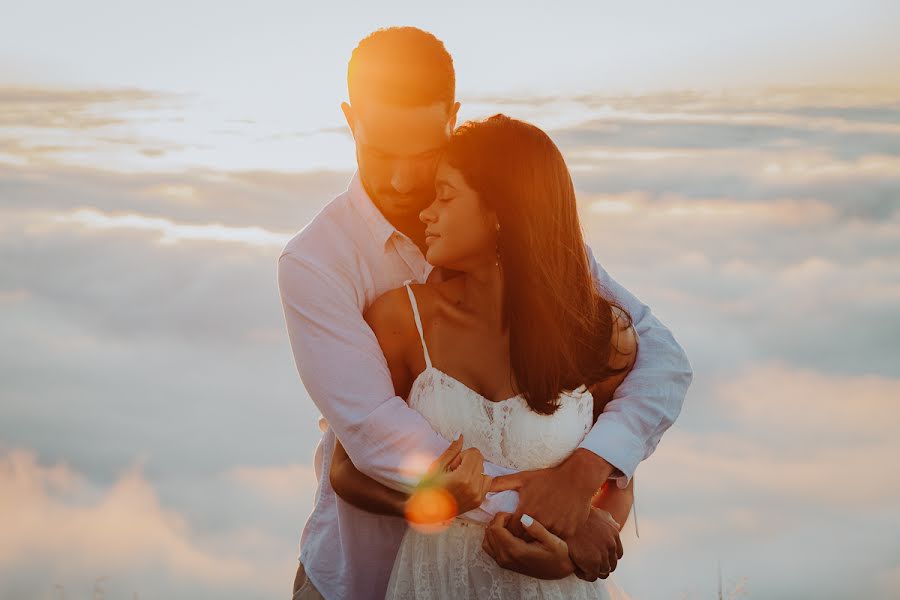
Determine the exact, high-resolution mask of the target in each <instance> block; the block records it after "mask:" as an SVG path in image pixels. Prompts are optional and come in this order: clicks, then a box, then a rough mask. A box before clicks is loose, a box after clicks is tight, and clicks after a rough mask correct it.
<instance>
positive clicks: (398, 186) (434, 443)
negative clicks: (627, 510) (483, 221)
mask: <svg viewBox="0 0 900 600" xmlns="http://www.w3.org/2000/svg"><path fill="white" fill-rule="evenodd" d="M348 88H349V96H350V103H349V104H347V103H344V104H342V106H341V108H342V110H343V112H344V116H345V117H346V119H347V124H348V125H349V127H350V130H351V132H352V133H353V139H354V141H355V143H356V157H357V165H358V171H357V173H356V174H355V175H354V177H353V179H352V181H351V182H350V186H349V188H348V189H347V191H346V192H344V193H343V194H341V195H340V196H338V197H337V198H335V199H334V200H333V201H332V202H330V203H329V204H328V205H327V206H326V207H325V208H324V209H323V210H322V211H321V212H320V213H319V214H318V215H317V216H316V217H315V218H314V219H313V221H312V222H311V223H310V224H309V225H307V226H306V227H305V228H304V229H303V230H302V231H301V232H300V233H298V234H297V235H296V236H295V237H294V238H293V239H292V240H291V241H290V242H289V243H288V244H287V246H286V247H285V249H284V252H283V253H282V255H281V257H280V259H279V265H278V282H279V287H280V290H281V298H282V303H283V306H284V312H285V319H286V322H287V327H288V333H289V335H290V339H291V345H292V348H293V352H294V358H295V360H296V363H297V368H298V371H299V373H300V377H301V379H302V380H303V383H304V385H305V386H306V389H307V390H308V392H309V394H310V396H311V397H312V399H313V402H315V404H316V406H317V407H318V408H319V410H320V412H321V413H322V415H323V417H324V421H323V425H324V424H325V423H327V428H326V430H325V433H324V435H323V437H322V440H321V442H320V444H319V446H318V448H317V450H316V456H315V467H316V474H317V476H318V480H319V486H318V490H317V493H316V502H315V508H314V509H313V512H312V514H311V515H310V517H309V519H308V521H307V523H306V526H305V528H304V530H303V535H302V537H301V542H300V546H301V552H300V557H299V558H300V565H299V567H298V571H297V577H296V579H295V586H294V591H295V598H321V597H324V598H328V599H329V600H342V599H351V598H352V599H357V598H382V597H383V596H384V592H385V589H386V586H387V581H388V579H389V577H390V572H391V567H392V564H393V561H394V557H395V555H396V552H397V549H398V547H399V543H400V540H401V538H402V536H403V532H404V528H405V522H404V521H403V520H402V519H400V518H397V517H388V516H379V515H374V514H370V513H366V512H364V511H361V510H359V509H357V508H355V507H353V506H351V505H350V504H348V503H346V502H344V501H343V500H341V499H340V498H339V497H337V496H336V495H335V493H334V490H333V489H332V487H331V484H330V481H329V477H328V473H329V468H330V463H331V460H332V454H333V451H334V441H335V436H337V438H339V439H340V441H341V442H342V444H343V446H344V448H345V450H346V452H347V454H348V455H349V457H350V459H351V460H352V462H353V464H354V465H355V466H356V468H357V469H359V470H360V471H361V472H362V473H364V474H366V475H368V476H369V477H371V478H373V479H375V480H376V481H379V482H381V483H383V484H384V485H386V486H388V487H391V488H394V489H397V490H401V491H409V490H410V489H411V487H412V485H414V483H415V481H412V480H411V479H410V476H409V467H410V462H411V461H413V459H415V458H416V457H418V458H419V462H424V463H426V464H427V463H429V462H431V461H432V460H433V459H434V458H435V457H437V456H438V455H440V454H441V453H442V452H443V451H445V450H446V449H447V447H448V444H449V440H445V439H443V438H441V437H440V436H438V435H437V434H436V433H435V432H434V431H433V430H432V429H431V426H430V425H429V424H428V422H427V421H425V419H424V418H423V417H422V416H421V415H419V414H418V413H417V412H415V411H414V410H412V409H410V408H409V407H408V406H407V405H406V403H405V402H404V400H403V399H402V398H400V397H398V396H396V395H395V394H394V389H393V385H392V382H391V377H390V373H389V371H388V368H387V364H386V362H385V359H384V357H383V356H382V353H381V350H380V347H379V345H378V342H377V340H376V338H375V336H374V334H373V333H372V331H371V329H370V328H369V327H368V325H367V324H366V323H365V321H364V320H363V312H364V311H365V310H366V308H368V306H369V305H371V303H372V302H373V301H374V300H375V299H376V298H378V297H379V296H380V295H382V294H383V293H385V292H387V291H388V290H391V289H394V288H397V287H400V286H401V285H402V284H403V283H404V282H406V281H409V280H415V281H417V282H424V281H426V280H427V279H428V277H429V275H431V274H432V269H431V266H430V265H428V264H427V263H426V261H425V259H424V256H423V249H424V247H425V244H424V237H425V236H424V225H423V224H422V223H421V222H420V221H419V218H418V215H419V212H420V211H421V210H422V209H423V208H425V207H426V206H428V204H430V203H431V201H432V200H433V198H434V185H433V180H434V170H435V167H436V164H437V160H438V158H439V157H440V154H441V151H442V149H443V147H444V145H445V144H446V142H447V140H448V139H449V137H450V135H451V133H452V132H453V130H454V128H455V126H456V115H457V112H458V110H459V103H458V102H456V100H455V74H454V70H453V62H452V59H451V58H450V56H449V54H448V53H447V51H446V50H445V49H444V46H443V44H442V43H441V42H440V41H439V40H437V39H436V38H435V37H434V36H432V35H431V34H429V33H426V32H424V31H421V30H418V29H415V28H411V27H400V28H390V29H385V30H379V31H376V32H375V33H373V34H371V35H370V36H368V37H367V38H365V39H364V40H362V41H361V42H360V43H359V45H358V46H357V48H356V49H355V50H354V51H353V54H352V57H351V59H350V64H349V68H348ZM589 255H590V253H589ZM590 261H591V267H592V271H593V274H594V277H595V280H596V281H597V284H598V285H600V286H602V287H603V289H604V290H605V291H606V292H608V293H610V294H612V296H613V297H614V298H615V300H617V301H618V302H619V303H620V304H621V305H622V306H624V307H625V308H626V309H627V310H628V311H629V313H630V314H631V315H632V318H633V320H634V327H635V329H636V331H637V332H638V335H639V336H640V350H639V353H638V357H637V362H636V364H635V366H634V368H633V369H632V371H631V373H630V374H629V376H628V377H627V378H626V380H625V381H624V382H623V384H622V385H621V386H620V387H619V388H618V389H617V391H616V393H615V396H614V399H613V400H612V401H611V402H609V404H607V406H606V408H605V410H604V412H603V413H602V414H601V415H600V417H599V418H598V420H597V422H596V424H595V425H594V428H593V429H592V430H591V432H590V433H589V434H588V435H587V437H586V438H585V440H584V442H583V443H582V444H581V447H580V448H579V449H578V450H576V451H575V452H574V453H573V454H572V455H571V456H570V457H569V458H568V459H567V460H566V461H564V462H563V463H562V464H560V465H559V466H557V467H554V468H550V469H542V470H539V471H532V472H527V473H521V474H512V475H509V471H508V470H505V469H502V468H500V467H498V466H496V465H491V464H489V463H486V464H485V472H486V473H487V474H488V475H491V476H500V475H507V477H505V478H504V479H503V480H502V485H499V486H498V488H502V489H506V490H509V491H504V492H500V493H497V494H491V495H489V496H488V497H487V499H486V500H485V502H484V503H483V504H482V505H481V507H480V508H478V509H476V510H474V511H471V512H469V513H466V515H465V516H466V518H469V519H472V520H475V521H480V522H483V523H487V522H488V521H490V520H491V519H492V517H493V516H494V515H495V514H496V513H498V512H501V511H505V512H515V513H516V515H520V514H522V513H523V512H524V513H527V514H528V515H531V516H532V517H534V518H535V519H536V520H538V521H539V522H541V523H542V524H543V525H544V526H545V527H546V528H547V529H549V530H550V531H552V532H554V533H555V534H557V535H559V536H560V537H562V538H563V539H565V540H566V542H567V543H568V545H569V549H570V554H571V557H572V561H573V563H575V564H576V566H577V567H578V569H579V576H581V577H583V578H585V579H591V580H593V579H596V578H597V577H598V576H600V577H606V576H608V574H609V572H610V571H612V570H613V569H614V568H615V565H616V561H617V559H618V558H620V557H621V550H619V551H617V550H616V547H617V545H618V546H619V548H621V546H620V542H619V539H618V529H617V528H616V527H615V526H614V525H611V524H610V523H609V522H608V521H606V520H604V519H601V518H598V517H596V515H595V513H594V512H593V511H591V510H590V509H589V504H590V500H591V497H592V496H593V495H594V493H595V492H596V491H597V490H598V489H599V488H600V487H601V486H602V485H603V484H604V482H605V481H606V480H607V479H609V478H615V479H616V481H617V483H618V485H619V486H620V487H625V486H626V485H627V484H628V482H629V481H630V479H631V477H632V476H633V474H634V471H635V469H636V467H637V465H638V463H639V462H640V461H641V460H643V459H645V458H646V457H648V456H649V455H650V454H652V452H653V451H654V449H655V448H656V445H657V444H658V443H659V439H660V438H661V436H662V434H663V433H664V432H665V431H666V429H668V427H669V426H671V424H672V423H673V422H674V420H675V419H676V418H677V416H678V414H679V413H680V410H681V406H682V404H683V401H684V396H685V393H686V391H687V388H688V386H689V385H690V382H691V379H692V371H691V366H690V363H689V362H688V360H687V357H686V356H685V354H684V352H683V350H682V349H681V347H680V346H679V345H678V343H677V342H676V341H675V339H674V338H673V337H672V334H671V333H670V332H669V330H668V329H666V328H665V327H664V326H663V325H662V324H661V323H660V322H659V321H658V320H657V319H656V318H655V317H654V316H653V315H652V314H651V312H650V309H649V308H648V307H647V306H646V305H644V304H642V303H641V302H640V301H639V300H637V298H635V297H634V296H633V295H632V294H630V293H629V292H628V291H627V290H625V289H624V288H622V287H621V286H620V285H618V284H617V283H616V282H614V281H613V280H612V279H611V278H610V277H609V275H608V274H607V273H606V271H604V270H603V269H602V268H601V267H600V266H599V265H598V264H597V263H596V261H594V259H593V256H592V255H590ZM513 490H514V491H513ZM452 493H458V494H465V493H467V491H466V490H452ZM510 556H511V557H512V558H511V560H509V557H510ZM506 558H507V559H508V560H507V561H505V562H509V564H508V565H507V564H504V566H506V567H507V568H514V569H515V570H519V571H520V572H525V573H527V572H528V567H527V565H526V563H525V562H524V560H523V562H522V563H521V564H516V555H515V553H514V552H511V553H510V555H509V556H507V557H506Z"/></svg>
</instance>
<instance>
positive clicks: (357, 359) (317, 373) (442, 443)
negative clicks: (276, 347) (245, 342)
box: [278, 253, 518, 523]
mask: <svg viewBox="0 0 900 600" xmlns="http://www.w3.org/2000/svg"><path fill="white" fill-rule="evenodd" d="M278 285H279V290H280V292H281V300H282V305H283V308H284V314H285V321H286V323H287V329H288V334H289V337H290V341H291V348H292V350H293V353H294V360H295V362H296V364H297V370H298V372H299V373H300V378H301V380H302V381H303V384H304V386H305V387H306V389H307V391H308V392H309V395H310V397H311V398H312V400H313V402H314V403H315V405H316V407H318V409H319V411H320V412H321V413H322V415H323V416H324V417H325V419H326V420H327V421H328V424H329V426H330V427H331V428H332V429H333V430H334V432H335V434H336V435H337V437H338V438H339V439H340V440H341V443H342V444H343V447H344V448H345V450H346V452H347V454H348V455H349V457H350V459H351V460H352V462H353V464H354V465H355V466H356V468H357V469H359V471H360V472H361V473H363V474H365V475H367V476H369V477H371V478H372V479H374V480H375V481H378V482H380V483H382V484H384V485H386V486H387V487H390V488H393V489H396V490H399V491H401V492H405V493H409V492H411V491H412V489H413V487H414V486H415V485H416V483H417V482H418V479H419V477H421V475H422V474H423V472H424V470H425V469H426V468H427V467H428V466H429V465H430V464H432V463H433V462H434V461H435V459H436V458H437V457H438V456H439V455H440V454H441V453H442V452H443V451H444V450H446V449H447V447H448V446H449V444H450V442H449V441H448V440H445V439H444V438H442V437H441V436H439V435H438V434H437V433H435V431H434V430H433V429H432V428H431V425H430V424H429V423H428V421H426V420H425V418H424V417H422V415H420V414H419V413H418V412H416V411H415V410H413V409H411V408H409V406H408V405H407V404H406V402H405V401H404V400H403V399H402V398H400V397H399V396H397V395H396V394H395V393H394V388H393V383H392V381H391V375H390V371H389V370H388V367H387V363H386V361H385V359H384V356H383V354H382V352H381V348H380V346H379V344H378V340H377V339H376V338H375V334H374V333H373V332H372V330H371V328H370V327H369V326H368V324H366V322H365V320H364V319H363V315H362V304H363V302H362V300H361V298H359V297H358V296H357V294H358V293H361V291H360V290H357V289H356V288H355V287H354V285H353V284H352V280H351V278H350V277H349V276H348V274H346V273H341V271H340V270H339V269H337V268H335V266H333V265H328V266H327V268H326V267H325V266H323V265H321V264H319V263H317V262H315V261H314V260H312V259H310V258H307V257H304V256H298V255H296V254H294V253H285V254H283V255H282V256H281V258H280V259H279V261H278ZM485 472H486V473H487V474H488V475H492V476H496V475H502V474H507V473H510V472H511V471H510V470H509V469H503V468H502V467H499V466H496V465H492V464H489V463H485ZM517 500H518V498H517V496H516V495H515V494H507V493H503V494H491V495H490V496H489V497H488V498H487V499H486V500H485V502H484V503H483V504H482V506H481V507H480V508H479V509H476V510H474V511H469V512H468V513H466V514H465V517H466V518H468V519H470V520H476V521H479V522H484V523H487V522H489V521H490V519H491V518H492V517H493V515H494V514H495V513H496V512H500V511H511V510H512V509H513V508H514V507H515V504H516V502H517Z"/></svg>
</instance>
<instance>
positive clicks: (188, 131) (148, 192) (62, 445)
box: [0, 88, 900, 599]
mask: <svg viewBox="0 0 900 600" xmlns="http://www.w3.org/2000/svg"><path fill="white" fill-rule="evenodd" d="M464 100H465V99H464ZM190 102H191V101H190V99H185V98H173V97H171V96H161V95H158V94H154V93H150V92H145V91H139V90H137V91H136V90H124V91H116V90H111V91H110V90H98V91H83V92H61V91H59V90H44V89H39V88H33V89H21V88H17V89H4V90H0V339H2V340H3V344H0V489H2V490H3V491H2V493H0V508H2V509H3V510H2V511H0V514H2V515H3V516H2V517H0V529H2V530H3V531H4V532H5V535H4V536H3V537H2V540H0V581H2V583H0V598H7V597H9V598H19V597H35V598H51V597H56V595H57V592H55V591H54V589H55V588H54V587H53V586H54V584H60V585H64V586H65V587H66V590H67V593H69V594H70V597H80V596H87V594H88V593H90V591H91V589H92V586H93V585H94V582H95V579H96V578H97V577H101V576H106V577H107V579H105V580H103V581H102V582H101V585H102V586H103V587H104V589H105V590H106V591H107V593H108V595H109V597H113V596H117V597H126V596H128V597H130V595H131V593H132V592H133V591H138V592H139V593H140V594H141V597H142V598H151V597H164V598H178V597H217V598H245V597H247V596H254V597H255V596H259V597H263V596H265V597H272V596H275V595H278V594H283V593H285V592H286V590H287V589H288V588H289V586H290V583H291V581H292V577H293V569H294V563H295V559H296V548H297V540H298V537H299V532H300V529H301V527H302V523H303V520H304V519H305V517H306V515H307V514H308V512H309V510H310V509H311V507H312V502H313V491H314V487H315V478H314V474H313V472H312V468H311V466H310V463H311V459H312V454H313V450H314V447H315V444H316V443H317V441H318V437H319V429H318V426H317V423H316V415H317V411H316V410H315V408H314V406H313V405H312V403H311V402H310V401H309V399H308V397H307V396H306V394H305V392H304V391H303V388H302V386H301V385H300V383H299V380H298V378H297V376H296V373H295V370H294V365H293V361H292V358H291V355H290V348H289V346H288V343H287V339H286V335H285V332H284V328H283V322H282V316H281V307H280V303H279V301H278V297H277V290H276V284H275V261H276V258H277V256H278V253H279V251H280V249H281V245H282V244H283V242H284V240H285V239H287V238H288V237H290V236H291V235H292V234H293V232H294V231H296V230H297V229H299V228H300V227H301V226H302V225H303V224H304V223H305V222H306V221H308V220H309V219H310V218H311V217H312V216H313V215H314V214H315V213H316V211H318V210H319V209H320V208H321V207H322V206H323V205H324V204H325V203H326V202H327V201H328V200H329V199H330V198H331V197H333V196H334V195H336V194H337V193H339V192H340V191H342V190H343V189H344V187H345V186H346V184H347V181H348V180H349V177H350V171H349V168H351V167H352V147H351V150H350V151H349V153H348V154H346V156H344V155H342V158H340V160H339V161H336V162H333V164H332V167H333V168H328V169H324V168H321V164H320V163H318V162H316V161H306V160H305V159H304V158H303V156H304V155H303V152H305V151H306V150H304V148H307V149H308V148H315V147H316V144H317V143H319V142H321V141H322V140H323V139H327V140H330V141H328V142H327V143H328V144H331V143H332V142H334V141H335V140H338V141H337V142H336V143H337V146H335V147H336V148H338V149H346V148H347V144H349V142H348V140H347V139H346V135H345V134H343V133H342V132H340V131H334V130H328V131H321V132H301V131H296V132H287V133H285V132H281V134H279V135H278V136H276V137H273V136H275V133H274V132H263V133H260V132H259V131H257V130H256V129H255V127H256V125H255V124H254V123H252V122H234V123H230V124H229V125H228V130H229V132H228V133H223V132H222V131H218V132H216V131H213V129H214V127H213V125H212V123H211V122H212V119H210V120H209V121H204V120H203V119H202V118H199V117H198V119H197V121H194V120H193V119H192V116H195V115H197V113H198V110H199V109H202V107H199V108H198V107H196V106H191V104H190ZM468 106H469V108H468V110H469V111H470V112H469V116H484V115H487V114H491V113H493V112H497V111H498V110H502V111H504V112H507V113H509V114H511V115H513V116H519V117H522V118H528V119H530V120H533V121H535V122H536V123H538V124H540V125H542V126H543V127H545V128H546V129H547V130H548V131H549V132H550V133H551V135H552V136H553V138H554V140H555V141H556V142H557V143H558V144H559V146H560V147H561V149H562V150H563V152H564V154H565V156H566V158H567V160H568V162H569V165H570V167H571V168H572V171H573V174H574V179H575V182H576V187H577V190H578V195H579V202H580V205H581V215H582V222H583V225H584V228H585V230H586V233H587V236H588V238H589V240H590V241H591V244H592V246H593V248H594V251H595V254H596V255H597V257H598V259H599V260H600V261H601V263H602V264H604V266H606V268H607V269H608V270H609V271H610V272H611V274H612V275H613V276H614V277H615V278H616V279H617V280H619V281H620V282H621V283H623V284H624V285H625V286H626V287H628V288H629V289H631V290H632V291H633V292H635V293H636V294H637V295H638V296H639V297H640V298H641V299H642V300H644V301H645V302H647V303H648V304H649V305H650V306H651V307H652V308H653V310H654V312H655V313H656V314H658V315H659V316H660V318H661V319H662V320H663V321H664V322H665V323H666V324H667V325H669V327H670V328H671V329H672V330H673V331H674V333H675V335H676V337H677V338H678V339H679V341H681V342H682V344H683V345H684V346H685V348H686V349H687V351H688V354H689V356H690V358H691V361H692V363H693V366H694V369H695V380H694V385H693V387H692V388H691V392H690V395H689V397H688V400H687V403H686V405H685V409H684V411H683V413H682V416H681V418H680V419H679V421H678V423H677V424H676V426H675V427H674V428H673V429H672V430H671V431H670V432H669V433H667V435H666V436H665V437H664V438H663V441H662V442H661V444H660V445H659V448H658V449H657V451H656V453H655V454H654V456H653V457H651V459H650V460H648V461H647V462H646V463H644V464H643V465H642V466H641V467H640V468H639V471H638V477H637V510H638V515H639V524H640V527H641V532H640V533H641V536H640V538H639V539H636V538H634V536H633V528H632V524H628V525H627V526H626V530H627V531H628V532H629V533H628V537H627V539H626V558H625V560H624V561H623V563H622V564H621V566H620V568H619V570H618V571H617V578H618V581H619V583H620V584H622V585H623V586H624V587H625V588H626V589H628V590H629V591H631V592H632V593H633V595H634V596H635V597H638V598H645V599H657V598H659V599H663V598H697V599H699V598H705V597H713V595H714V592H715V585H716V577H717V569H718V568H719V566H721V569H722V572H723V575H724V578H725V582H726V587H729V588H731V589H732V591H733V592H734V595H735V596H737V595H739V594H743V595H744V596H746V597H751V598H795V597H816V598H834V599H837V598H846V597H866V598H885V599H886V598H892V597H896V596H897V594H898V593H900V575H898V574H900V544H898V542H897V541H896V539H894V538H896V536H888V535H885V532H889V531H894V530H897V528H898V526H900V513H898V509H897V506H900V480H898V478H897V477H896V476H895V475H892V473H893V470H892V468H891V464H892V463H891V461H892V459H893V457H895V456H897V455H898V452H900V446H898V443H897V440H896V435H895V434H896V431H897V430H898V426H900V412H898V410H900V405H898V399H900V368H898V366H897V365H900V344H898V343H897V341H896V340H897V339H900V309H898V307H900V96H898V95H896V94H892V93H889V92H887V91H884V90H849V89H839V88H835V89H780V90H767V91H765V92H759V93H755V94H751V93H746V94H741V95H737V94H732V95H724V94H705V93H699V92H690V91H685V92H671V93H659V94H647V95H637V96H601V95H597V96H583V97H572V98H535V99H525V100H519V101H516V102H509V101H503V100H502V99H497V98H477V99H476V98H473V99H471V101H470V102H469V103H468ZM178 119H183V121H178ZM178 123H182V125H178ZM184 123H187V125H184ZM198 123H199V125H198ZM173 124H174V125H173ZM220 125H221V123H219V124H218V125H216V127H219V126H220ZM197 128H199V129H197ZM204 128H207V129H208V130H206V129H204ZM269 133H271V134H272V135H269ZM322 136H324V138H323V137H322ZM225 140H232V141H227V142H226V141H225ZM342 140H343V141H342ZM342 144H343V145H342ZM204 147H205V149H203V148H204ZM198 148H199V150H198ZM285 150H288V151H289V152H288V154H284V151H285ZM257 151H259V156H253V157H245V155H246V154H256V153H257ZM329 151H330V150H329ZM290 152H296V154H293V155H292V154H290ZM267 153H272V154H277V155H279V156H281V157H282V158H283V157H284V156H289V157H290V156H294V157H295V158H294V159H292V160H293V161H294V164H295V167H294V168H293V169H283V170H276V169H274V168H270V169H261V168H259V167H260V164H264V163H265V160H264V158H265V157H266V156H269V154H267ZM245 158H246V160H245ZM220 159H221V160H220ZM285 162H290V161H288V160H287V159H285ZM277 164H283V163H277ZM235 165H237V166H235ZM648 574H649V575H648ZM79 594H80V596H79Z"/></svg>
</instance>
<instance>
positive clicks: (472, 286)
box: [463, 260, 504, 329]
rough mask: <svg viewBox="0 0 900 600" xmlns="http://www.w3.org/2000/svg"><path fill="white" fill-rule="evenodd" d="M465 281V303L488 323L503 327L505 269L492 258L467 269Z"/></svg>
mask: <svg viewBox="0 0 900 600" xmlns="http://www.w3.org/2000/svg"><path fill="white" fill-rule="evenodd" d="M463 277H464V283H463V304H464V305H465V306H466V307H467V308H468V309H469V310H471V311H472V312H474V313H475V314H476V315H477V316H478V317H479V318H480V319H483V320H484V321H485V322H486V323H488V325H490V326H492V327H497V328H498V329H500V328H502V327H503V286H504V279H503V271H502V270H501V268H500V266H499V265H497V264H496V261H494V260H491V261H488V262H486V263H484V264H483V265H479V266H478V267H476V268H473V269H471V270H467V271H466V272H465V274H464V275H463Z"/></svg>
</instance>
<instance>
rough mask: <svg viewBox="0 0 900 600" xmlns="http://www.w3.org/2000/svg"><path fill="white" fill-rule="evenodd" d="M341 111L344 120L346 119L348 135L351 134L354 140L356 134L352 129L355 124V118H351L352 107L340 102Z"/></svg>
mask: <svg viewBox="0 0 900 600" xmlns="http://www.w3.org/2000/svg"><path fill="white" fill-rule="evenodd" d="M341 111H343V113H344V118H345V119H347V127H349V128H350V133H351V134H353V138H354V139H356V132H355V131H354V130H353V127H354V125H355V124H356V117H354V116H353V107H352V106H350V105H349V104H347V103H346V102H341Z"/></svg>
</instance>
